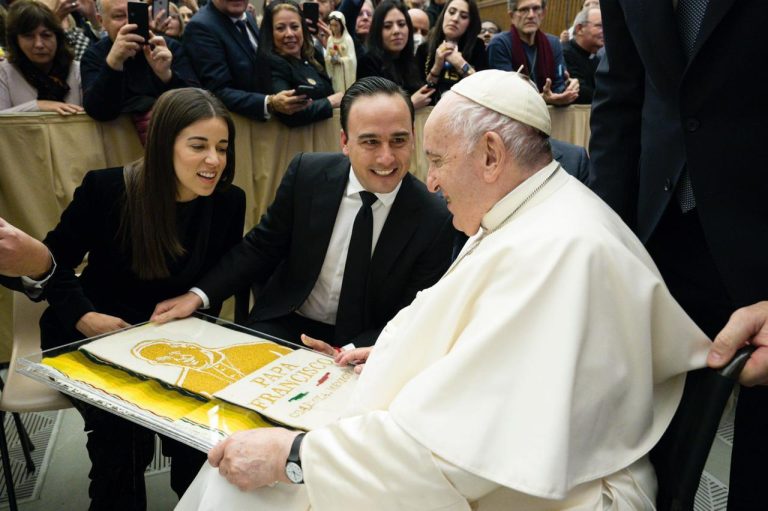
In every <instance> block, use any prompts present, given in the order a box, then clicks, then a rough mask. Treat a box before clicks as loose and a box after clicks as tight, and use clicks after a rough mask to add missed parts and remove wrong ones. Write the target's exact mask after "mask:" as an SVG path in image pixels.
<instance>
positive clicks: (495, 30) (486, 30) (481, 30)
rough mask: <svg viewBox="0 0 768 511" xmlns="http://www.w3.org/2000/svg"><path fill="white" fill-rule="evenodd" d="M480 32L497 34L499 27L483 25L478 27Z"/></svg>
mask: <svg viewBox="0 0 768 511" xmlns="http://www.w3.org/2000/svg"><path fill="white" fill-rule="evenodd" d="M480 33H481V34H498V33H499V29H497V28H494V27H485V28H481V29H480Z"/></svg>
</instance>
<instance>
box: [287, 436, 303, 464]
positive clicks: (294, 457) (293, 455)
mask: <svg viewBox="0 0 768 511" xmlns="http://www.w3.org/2000/svg"><path fill="white" fill-rule="evenodd" d="M304 435H306V433H299V434H298V435H296V438H294V439H293V443H292V444H291V452H289V453H288V460H287V461H292V462H294V463H298V465H299V466H301V456H299V453H300V452H301V442H303V441H304Z"/></svg>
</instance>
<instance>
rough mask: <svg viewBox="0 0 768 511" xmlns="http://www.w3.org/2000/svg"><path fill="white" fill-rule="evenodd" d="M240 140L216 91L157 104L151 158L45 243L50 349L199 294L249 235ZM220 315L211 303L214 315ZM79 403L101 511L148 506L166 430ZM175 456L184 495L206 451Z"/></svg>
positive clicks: (45, 341) (95, 184)
mask: <svg viewBox="0 0 768 511" xmlns="http://www.w3.org/2000/svg"><path fill="white" fill-rule="evenodd" d="M234 137H235V130H234V124H233V122H232V119H231V117H230V114H229V112H228V111H227V110H226V108H225V107H224V106H223V105H222V104H221V102H220V101H219V100H218V99H216V98H215V97H214V96H213V95H212V94H211V93H209V92H207V91H204V90H201V89H175V90H171V91H168V92H166V93H165V94H163V95H162V96H160V98H159V99H158V100H157V102H156V103H155V107H154V111H153V115H152V119H151V121H150V124H149V131H148V137H147V144H146V147H145V151H144V157H143V158H141V159H140V160H138V161H136V162H134V163H131V164H129V165H126V166H125V167H120V168H111V169H105V170H96V171H91V172H88V173H87V174H86V175H85V178H84V179H83V183H82V184H81V185H80V187H78V188H77V190H75V194H74V198H73V199H72V202H71V203H70V204H69V206H67V208H66V209H65V210H64V212H63V213H62V215H61V220H60V222H59V224H58V225H57V226H56V228H55V229H54V230H52V231H51V232H50V233H48V235H47V236H46V238H45V240H44V243H45V244H46V245H47V246H48V247H49V249H50V251H51V254H52V255H53V257H54V259H55V261H56V265H57V267H56V270H55V271H54V273H53V276H52V277H51V280H50V281H49V282H48V284H47V285H46V287H45V290H46V298H47V300H48V303H49V304H50V306H49V307H48V309H46V311H45V312H44V313H43V317H42V319H41V320H40V328H41V343H42V346H43V348H44V349H47V348H52V347H55V346H61V345H63V344H66V343H70V342H73V341H76V340H79V339H83V338H87V337H93V336H96V335H100V334H104V333H107V332H110V331H113V330H117V329H120V328H124V327H127V326H129V324H133V323H140V322H143V321H147V320H148V319H149V318H150V316H151V314H152V311H153V309H154V307H155V304H156V303H158V302H160V301H162V300H165V299H167V298H170V297H173V296H177V295H179V294H181V293H185V292H187V291H188V290H189V289H190V288H191V287H192V286H193V285H194V284H195V283H196V282H197V281H198V279H199V278H200V277H201V276H202V275H204V274H205V273H206V272H207V271H208V270H209V269H210V268H211V267H212V266H213V265H214V263H216V262H217V261H218V260H219V258H221V256H222V255H224V253H225V252H227V251H228V250H229V248H230V247H232V246H233V245H235V244H236V243H238V242H239V241H240V240H241V238H242V233H243V222H244V215H245V194H244V193H243V191H242V190H240V189H239V188H237V187H235V186H232V185H231V183H232V180H233V178H234V172H235V153H234V150H235V149H234V147H235V146H234V142H235V141H234ZM86 254H88V264H87V265H86V267H85V269H83V271H82V273H81V275H80V276H79V277H78V276H76V275H75V268H77V267H78V266H79V265H80V263H81V262H82V261H83V257H84V256H85V255H86ZM219 308H220V304H215V303H214V304H211V313H212V314H214V315H215V314H218V310H219ZM74 403H75V407H76V408H77V409H78V410H79V411H80V413H81V414H82V415H83V419H84V421H85V430H86V431H87V432H88V442H87V448H88V454H89V456H90V459H91V463H92V468H91V471H90V474H89V476H90V478H91V484H90V489H89V494H90V497H91V507H90V509H92V510H93V509H115V508H116V506H117V507H119V508H121V509H144V507H145V505H146V496H145V491H144V470H145V469H146V467H147V465H148V464H149V462H150V461H151V460H152V457H153V454H154V434H153V433H152V432H151V431H149V430H147V429H145V428H143V427H140V426H138V425H136V424H134V423H132V422H129V421H127V420H125V419H122V418H120V417H118V416H117V415H113V414H110V413H108V412H105V411H103V410H101V409H98V408H95V407H93V406H89V405H86V404H84V403H82V402H79V401H75V402H74ZM163 452H164V453H165V454H166V455H167V456H171V458H172V460H173V461H172V467H171V487H172V488H173V490H174V491H175V492H176V493H177V494H178V495H179V496H181V495H182V494H183V492H184V491H185V490H186V488H187V486H188V485H189V483H190V482H191V481H192V479H193V478H194V475H195V473H196V472H197V470H198V469H199V468H200V466H201V464H202V463H203V462H204V461H205V455H204V454H203V453H200V452H197V451H195V450H194V449H192V448H190V447H186V446H184V445H182V444H180V443H178V442H175V441H172V440H169V439H167V438H163Z"/></svg>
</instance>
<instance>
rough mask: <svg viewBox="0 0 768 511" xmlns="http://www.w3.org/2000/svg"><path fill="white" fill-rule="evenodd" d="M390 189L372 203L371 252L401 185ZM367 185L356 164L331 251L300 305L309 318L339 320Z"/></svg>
mask: <svg viewBox="0 0 768 511" xmlns="http://www.w3.org/2000/svg"><path fill="white" fill-rule="evenodd" d="M401 184H402V183H398V184H397V187H396V188H395V189H394V190H393V191H391V192H389V193H376V194H374V195H376V198H377V199H379V200H377V201H376V202H374V203H373V205H372V206H371V211H372V212H373V243H372V245H371V255H373V251H374V250H375V249H376V243H377V242H378V240H379V235H380V234H381V229H382V228H383V227H384V222H386V220H387V215H389V211H390V209H392V203H393V202H395V197H397V192H398V191H400V185H401ZM364 190H365V188H363V185H362V184H360V181H358V179H357V176H356V175H355V172H354V171H353V170H352V167H350V168H349V181H347V189H346V190H345V191H344V197H342V199H341V204H340V205H339V211H338V212H337V213H336V223H335V224H334V225H333V233H332V234H331V241H330V242H329V243H328V251H327V252H326V253H325V260H324V261H323V266H322V268H321V269H320V275H319V276H318V277H317V282H315V287H314V288H312V292H311V293H309V296H308V297H307V299H306V301H305V302H304V303H303V304H302V305H301V307H299V309H298V311H297V312H298V313H299V314H301V315H302V316H304V317H307V318H309V319H314V320H315V321H320V322H321V323H326V324H329V325H335V324H336V310H337V309H338V308H339V295H340V294H341V283H342V280H344V266H346V264H347V251H348V250H349V241H350V239H351V238H352V225H353V224H354V223H355V217H356V216H357V212H358V210H359V209H360V206H362V204H363V201H362V199H360V192H362V191H364Z"/></svg>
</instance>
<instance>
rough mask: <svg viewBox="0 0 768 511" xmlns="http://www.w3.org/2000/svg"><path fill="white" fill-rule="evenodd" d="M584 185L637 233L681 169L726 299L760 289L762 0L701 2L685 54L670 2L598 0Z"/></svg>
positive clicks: (765, 79) (760, 293)
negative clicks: (598, 41)
mask: <svg viewBox="0 0 768 511" xmlns="http://www.w3.org/2000/svg"><path fill="white" fill-rule="evenodd" d="M601 6H602V14H603V23H604V26H605V41H606V44H605V49H606V58H604V59H603V61H602V62H601V63H600V66H599V67H598V71H597V75H596V84H597V89H596V92H595V98H594V101H593V110H592V119H591V130H592V138H591V143H590V151H589V153H590V158H591V163H592V169H591V179H590V182H591V186H592V187H593V188H594V190H595V191H596V192H597V193H598V194H599V195H600V196H601V197H603V198H604V199H605V200H606V202H608V204H610V205H611V206H612V207H613V208H614V209H615V210H616V211H617V212H618V213H619V214H620V215H621V216H622V218H623V219H624V220H625V221H626V222H627V223H628V224H629V225H630V226H631V227H633V228H634V229H635V231H636V232H637V234H638V236H639V237H640V239H642V240H643V241H647V240H648V239H649V237H650V236H651V234H652V233H653V231H654V229H655V228H656V225H657V223H658V222H659V219H660V218H661V216H662V213H663V212H664V211H665V208H666V207H667V204H668V203H669V202H670V201H671V200H672V201H674V200H676V199H675V196H674V191H675V187H676V185H677V182H678V180H679V178H680V175H681V173H682V170H683V166H684V165H685V166H687V169H688V172H689V173H690V177H691V182H692V186H693V191H694V194H695V196H696V210H695V211H696V212H697V214H698V217H699V220H700V222H701V226H702V229H703V231H704V235H705V238H706V241H707V244H708V246H709V250H710V253H711V254H712V257H713V259H714V261H715V264H716V265H717V268H718V270H719V272H720V274H721V276H722V279H723V283H724V284H725V286H726V288H727V289H728V292H729V294H730V295H731V298H732V299H733V301H734V304H735V305H737V306H741V305H745V304H751V303H754V302H757V301H759V300H762V299H765V296H766V291H768V258H766V253H768V200H766V197H768V178H766V172H765V168H764V167H765V165H764V164H762V161H763V154H762V151H761V149H762V147H763V144H765V141H766V140H768V127H766V126H767V125H766V118H765V117H766V116H765V108H764V106H763V107H761V105H765V98H764V97H763V92H762V85H763V84H765V83H768V68H767V67H766V66H763V65H760V63H761V62H763V61H764V60H765V54H764V53H765V52H764V45H763V44H756V42H757V41H762V39H763V33H762V27H764V26H765V24H766V23H768V9H767V8H766V3H765V1H764V0H719V1H717V2H715V1H711V2H709V4H708V6H707V11H706V13H705V15H704V19H703V21H702V24H701V29H700V31H699V35H698V38H697V43H696V47H695V49H694V54H693V57H692V58H691V59H690V62H689V61H688V59H687V57H686V56H685V54H684V52H683V49H682V45H681V43H680V38H679V35H678V29H677V23H676V17H675V13H674V12H673V10H672V2H669V1H666V0H602V1H601Z"/></svg>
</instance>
